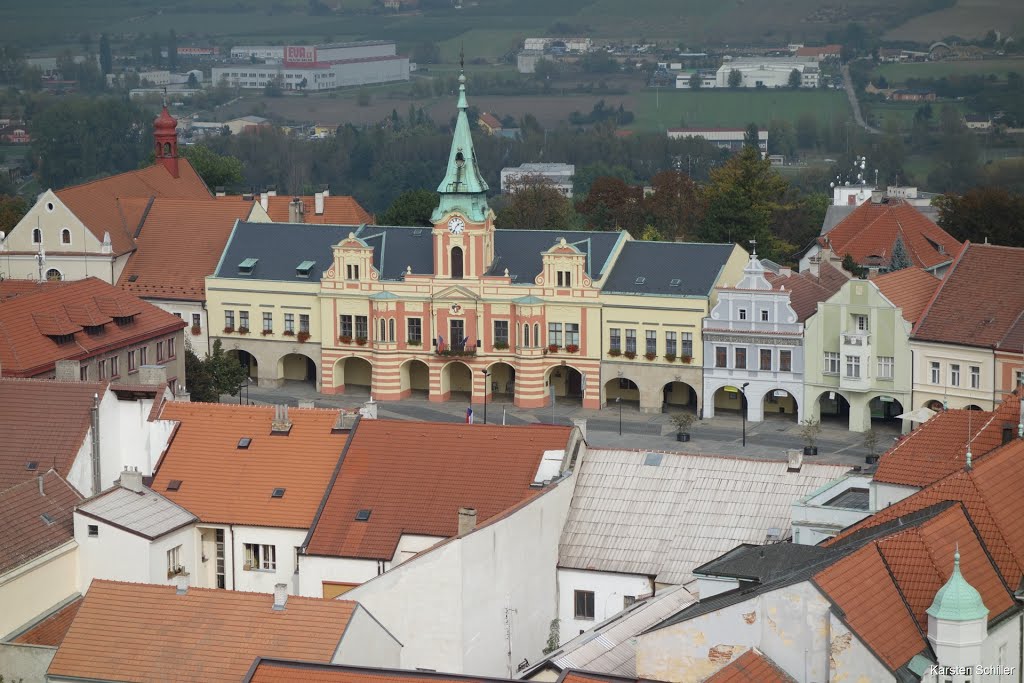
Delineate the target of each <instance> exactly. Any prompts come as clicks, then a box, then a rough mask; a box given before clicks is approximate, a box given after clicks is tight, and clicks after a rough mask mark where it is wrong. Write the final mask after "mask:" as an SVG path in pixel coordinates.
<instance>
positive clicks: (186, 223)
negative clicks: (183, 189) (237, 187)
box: [117, 198, 253, 301]
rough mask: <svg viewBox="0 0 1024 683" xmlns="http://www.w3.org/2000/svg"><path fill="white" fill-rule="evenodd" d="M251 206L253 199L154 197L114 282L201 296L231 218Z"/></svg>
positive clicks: (149, 291) (170, 295) (159, 295)
mask: <svg viewBox="0 0 1024 683" xmlns="http://www.w3.org/2000/svg"><path fill="white" fill-rule="evenodd" d="M252 208H253V202H224V201H214V202H211V201H209V200H208V199H207V200H195V199H164V198H158V199H156V200H155V201H154V202H153V205H152V207H150V209H149V212H148V213H147V215H146V219H145V222H144V223H143V224H142V228H141V230H140V232H139V233H138V237H136V238H135V242H136V244H137V245H138V249H137V250H136V251H135V253H133V254H132V255H131V256H130V257H129V259H128V263H127V264H126V265H125V267H124V270H123V271H122V272H121V276H120V277H119V278H118V281H117V284H118V286H119V287H122V288H124V289H126V290H128V291H129V292H132V293H134V294H136V295H138V296H143V297H147V298H152V299H182V300H188V301H202V300H204V299H205V298H206V285H205V279H206V276H207V275H212V274H213V271H214V270H216V269H217V262H218V261H219V260H220V255H221V253H222V252H223V251H224V245H226V244H227V241H228V237H229V236H230V235H231V230H232V229H233V228H234V227H235V221H236V220H239V219H241V220H246V219H247V218H248V217H249V214H250V213H251V212H252Z"/></svg>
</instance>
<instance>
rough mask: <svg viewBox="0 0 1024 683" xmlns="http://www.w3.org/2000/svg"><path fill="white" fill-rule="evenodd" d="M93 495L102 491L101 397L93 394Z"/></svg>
mask: <svg viewBox="0 0 1024 683" xmlns="http://www.w3.org/2000/svg"><path fill="white" fill-rule="evenodd" d="M90 413H91V417H92V453H91V456H92V493H93V495H96V494H97V493H99V492H100V490H101V482H102V478H101V476H100V395H99V394H93V396H92V410H91V411H90Z"/></svg>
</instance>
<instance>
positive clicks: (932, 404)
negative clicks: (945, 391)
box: [924, 398, 944, 412]
mask: <svg viewBox="0 0 1024 683" xmlns="http://www.w3.org/2000/svg"><path fill="white" fill-rule="evenodd" d="M924 407H925V408H927V409H928V410H934V411H935V412H939V411H941V410H943V409H944V406H943V405H942V401H940V400H938V399H934V398H933V399H932V400H930V401H926V402H925V404H924Z"/></svg>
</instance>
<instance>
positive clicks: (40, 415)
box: [0, 377, 107, 491]
mask: <svg viewBox="0 0 1024 683" xmlns="http://www.w3.org/2000/svg"><path fill="white" fill-rule="evenodd" d="M106 390H107V384H106V382H57V381H55V380H46V379H15V378H10V377H4V378H2V379H0V434H2V435H3V438H0V491H2V490H5V489H9V488H11V487H12V486H15V485H17V484H20V483H22V482H24V481H35V478H36V476H38V475H39V474H41V473H43V472H46V471H47V470H48V469H51V468H53V469H54V470H56V472H57V474H59V475H60V476H62V477H66V476H68V474H69V473H70V471H71V465H72V463H73V462H74V459H75V456H76V455H77V454H78V451H79V450H80V449H81V448H82V444H83V443H84V442H85V435H86V432H87V431H88V429H89V425H90V413H91V411H92V406H93V396H94V395H97V394H98V395H99V396H100V397H102V396H103V394H104V393H105V392H106ZM30 462H35V463H36V469H35V470H29V469H28V467H27V464H28V463H30Z"/></svg>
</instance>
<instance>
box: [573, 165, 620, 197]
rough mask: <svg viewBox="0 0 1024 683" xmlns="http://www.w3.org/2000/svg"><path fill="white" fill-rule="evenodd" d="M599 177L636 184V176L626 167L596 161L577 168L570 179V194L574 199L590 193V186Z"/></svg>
mask: <svg viewBox="0 0 1024 683" xmlns="http://www.w3.org/2000/svg"><path fill="white" fill-rule="evenodd" d="M601 177H610V178H618V179H619V180H621V181H622V182H623V183H626V184H632V183H634V182H636V176H634V175H633V171H631V170H630V169H629V167H627V166H623V165H621V164H616V165H614V166H613V165H610V164H607V163H605V162H604V161H596V162H594V163H592V164H587V165H585V166H577V167H576V173H575V175H573V177H572V193H573V196H575V197H582V196H584V195H586V194H587V193H588V192H590V186H591V185H593V184H594V181H595V180H597V179H598V178H601Z"/></svg>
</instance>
